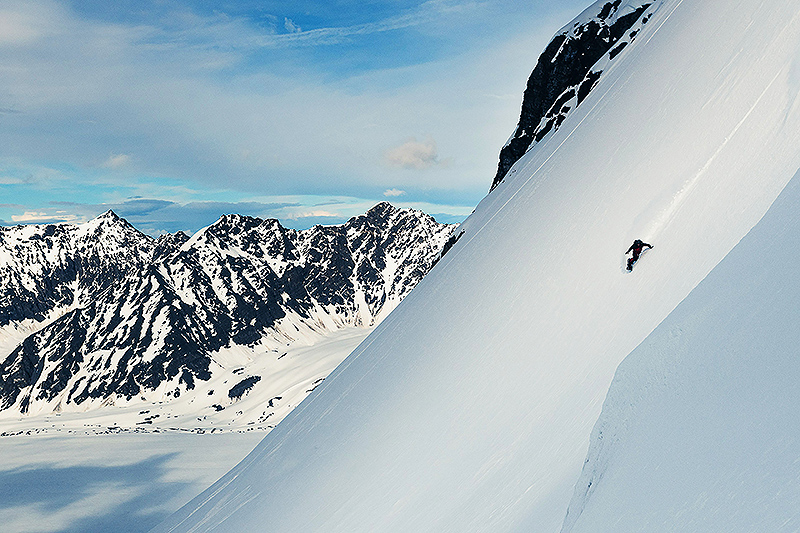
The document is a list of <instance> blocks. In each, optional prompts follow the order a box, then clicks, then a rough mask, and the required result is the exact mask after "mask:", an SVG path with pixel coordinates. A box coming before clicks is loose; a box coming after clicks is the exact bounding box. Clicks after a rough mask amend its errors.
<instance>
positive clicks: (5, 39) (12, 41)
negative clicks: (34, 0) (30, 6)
mask: <svg viewBox="0 0 800 533" xmlns="http://www.w3.org/2000/svg"><path fill="white" fill-rule="evenodd" d="M40 34H41V32H40V30H39V28H37V24H36V19H35V17H33V16H30V15H29V14H27V13H20V12H16V11H11V10H3V11H0V45H24V44H27V43H30V42H32V41H34V40H36V39H37V38H38V37H39V36H40Z"/></svg>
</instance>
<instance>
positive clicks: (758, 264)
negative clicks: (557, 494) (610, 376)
mask: <svg viewBox="0 0 800 533" xmlns="http://www.w3.org/2000/svg"><path fill="white" fill-rule="evenodd" d="M798 206H800V174H798V175H797V176H795V178H794V179H793V180H792V181H791V182H790V183H789V185H788V186H787V187H786V189H785V190H784V191H783V193H782V194H781V196H780V197H779V198H778V200H777V201H776V202H775V204H774V205H773V206H772V208H771V209H770V210H769V211H768V212H767V214H766V216H765V217H764V218H763V219H762V220H761V221H760V222H759V223H758V225H756V227H755V228H753V230H752V231H751V232H750V233H749V234H748V235H747V236H746V237H745V238H744V239H742V241H741V242H740V243H739V244H738V245H737V246H736V248H734V249H733V251H732V252H731V253H730V254H728V256H726V257H725V259H723V260H722V262H721V263H720V264H719V265H718V266H717V268H715V269H714V271H713V272H711V274H710V275H709V276H708V277H707V278H706V279H704V280H703V282H702V283H701V284H700V285H698V287H697V288H696V289H695V290H694V291H692V293H691V294H690V295H689V297H688V298H686V299H685V300H684V301H683V302H681V304H680V305H679V306H678V307H677V308H676V309H675V311H673V312H672V314H670V316H669V317H668V318H667V319H666V320H665V321H664V322H662V323H661V325H659V326H658V328H656V330H655V331H654V332H653V333H652V334H651V335H650V336H649V337H648V338H647V339H646V340H645V341H644V342H643V343H642V344H641V345H640V346H639V347H638V348H637V349H636V350H634V352H633V353H632V354H631V355H629V356H628V357H627V358H626V359H625V361H623V363H622V364H621V365H620V367H619V369H618V370H617V373H616V376H615V378H614V381H613V383H612V385H611V389H610V391H609V394H608V398H607V400H606V401H605V404H604V406H603V413H602V415H601V416H600V420H599V421H598V423H597V425H596V427H595V429H594V431H593V433H592V444H591V447H590V450H589V455H588V457H589V459H588V462H587V464H586V466H585V467H584V471H583V474H582V476H581V479H580V481H579V482H578V484H577V486H576V489H575V496H574V497H573V501H572V503H571V504H570V513H569V516H568V518H567V520H566V525H567V526H568V527H566V528H565V532H566V531H573V532H578V531H581V532H583V531H585V532H596V531H615V532H625V531H653V532H655V531H719V532H723V531H724V532H730V531H798V530H800V482H798V481H799V480H800V424H798V409H800V387H798V383H800V327H798V319H800V277H799V276H798V274H799V273H800V251H799V250H800V210H798Z"/></svg>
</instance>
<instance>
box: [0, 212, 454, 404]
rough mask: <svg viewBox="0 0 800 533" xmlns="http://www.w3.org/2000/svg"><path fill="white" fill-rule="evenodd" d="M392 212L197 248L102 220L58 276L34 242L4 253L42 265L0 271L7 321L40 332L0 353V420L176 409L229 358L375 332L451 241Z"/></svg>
mask: <svg viewBox="0 0 800 533" xmlns="http://www.w3.org/2000/svg"><path fill="white" fill-rule="evenodd" d="M397 212H399V211H398V210H396V209H395V208H394V207H392V206H391V205H389V204H386V205H382V204H381V205H379V206H378V207H377V208H376V209H373V210H371V211H370V213H371V215H370V216H369V217H366V218H365V217H364V216H362V217H356V218H354V219H351V221H349V222H348V223H346V224H344V225H341V226H317V227H314V228H312V229H309V230H305V231H300V232H298V231H294V230H287V229H285V228H283V227H282V226H281V225H280V223H278V221H276V220H272V219H270V220H262V219H259V218H255V217H249V216H242V215H223V216H222V217H220V219H219V220H218V221H216V222H215V223H214V224H212V225H210V226H208V227H207V228H204V229H202V230H200V231H198V232H197V233H196V234H195V235H194V236H192V237H191V238H189V237H188V236H186V235H185V234H183V233H180V232H179V233H176V234H174V235H162V236H161V237H159V238H158V239H157V240H153V239H151V238H149V237H147V236H145V235H143V234H141V233H140V232H138V231H137V230H135V228H133V227H132V226H130V225H129V224H128V223H127V222H125V221H124V219H120V218H119V217H116V216H115V215H113V213H106V214H104V215H101V216H100V217H98V218H96V219H94V220H92V221H89V222H87V223H86V224H82V225H80V226H73V227H67V231H66V234H67V236H69V238H66V239H65V241H64V242H63V243H62V244H61V247H62V248H63V251H61V252H59V253H57V254H56V258H58V259H59V260H58V261H57V262H56V263H55V264H50V263H48V262H47V261H44V260H43V258H42V257H40V255H41V254H44V250H50V249H51V247H48V246H46V245H45V246H39V245H38V241H34V243H33V244H29V243H22V242H21V243H19V244H18V246H17V247H16V248H15V249H14V250H8V251H3V250H2V249H0V257H6V256H8V257H9V258H21V257H26V256H30V254H31V250H36V251H37V254H39V255H36V256H34V257H33V263H32V265H31V264H26V265H23V264H22V263H21V262H20V261H18V260H16V259H14V260H13V261H7V262H5V263H0V270H5V271H7V273H8V276H7V279H9V283H8V284H7V285H4V286H3V290H5V291H6V293H5V294H2V296H3V299H0V301H2V302H8V307H6V308H4V309H0V319H3V320H4V321H5V323H6V324H11V326H12V327H16V324H17V323H18V322H19V321H21V320H24V319H32V320H34V321H35V322H36V323H37V327H36V328H35V330H34V332H33V333H32V334H30V335H28V336H27V337H26V338H24V339H20V341H19V342H17V343H15V344H12V345H11V347H12V348H11V352H10V353H8V352H6V353H0V379H1V380H2V382H3V385H2V387H0V407H1V408H13V409H17V410H20V411H23V412H27V413H36V412H42V411H45V412H47V410H48V409H49V410H52V409H55V408H56V407H58V409H67V408H72V409H85V408H86V405H95V404H97V405H99V404H102V403H107V402H117V401H118V402H123V403H124V402H131V401H134V402H135V401H141V398H148V399H162V397H163V394H165V392H164V390H168V391H169V395H170V397H176V396H177V395H180V394H185V393H187V391H190V390H192V389H193V388H194V387H195V386H196V384H197V383H198V382H200V381H207V380H209V379H211V378H212V377H213V376H214V375H218V374H219V373H220V372H225V371H226V369H225V365H224V364H222V363H220V361H218V360H217V359H215V354H216V353H218V352H219V351H220V350H225V349H233V348H234V347H236V346H239V347H243V346H244V347H246V346H252V345H254V344H257V343H258V344H262V345H263V344H265V343H266V344H267V345H276V346H284V345H285V344H286V343H287V342H292V341H297V340H299V339H303V338H314V336H319V335H320V334H322V333H324V332H326V331H328V332H329V331H333V330H337V329H340V328H342V327H349V326H357V327H366V326H371V325H373V324H375V323H377V322H378V321H380V320H381V319H382V317H383V316H385V315H386V314H388V313H389V311H391V310H392V309H393V308H394V307H395V306H396V305H397V304H398V303H399V302H400V300H401V299H402V298H403V297H404V296H405V295H406V294H407V293H408V292H409V291H410V290H411V289H412V288H413V287H414V285H416V284H417V283H418V282H419V280H420V279H421V278H422V276H423V275H424V274H425V273H427V271H428V270H430V268H431V267H432V266H433V264H434V261H435V259H436V257H438V254H439V252H440V250H441V246H442V245H443V244H444V242H445V241H446V240H447V237H448V235H449V233H450V231H451V229H452V226H448V225H445V224H438V223H436V222H435V221H434V220H433V219H432V218H430V217H427V216H425V215H423V214H422V213H418V212H417V213H410V212H409V213H408V217H406V218H405V219H403V220H397V221H395V219H394V218H392V216H390V215H391V214H392V213H397ZM362 219H363V220H369V224H366V225H364V224H360V223H357V222H356V221H357V220H362ZM351 230H352V231H351ZM45 280H46V281H45ZM76 282H77V283H76ZM28 287H30V288H31V289H32V290H30V291H29V293H28V292H25V290H27V288H28ZM42 291H49V292H46V293H42ZM50 293H52V294H50ZM17 294H22V295H23V296H24V297H25V298H26V299H24V300H21V299H20V298H19V297H17ZM0 325H3V324H0ZM0 340H2V339H0ZM45 361H47V363H46V364H45V363H44V362H45ZM34 362H35V363H34ZM31 364H34V365H43V366H42V369H41V371H40V372H34V373H31V372H30V365H31ZM229 370H230V369H228V370H227V371H229ZM165 387H166V389H165ZM87 402H88V403H87ZM79 406H80V407H79Z"/></svg>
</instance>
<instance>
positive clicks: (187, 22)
mask: <svg viewBox="0 0 800 533" xmlns="http://www.w3.org/2000/svg"><path fill="white" fill-rule="evenodd" d="M574 1H575V0H569V1H567V0H565V3H570V2H574ZM546 3H547V2H545V0H535V1H534V4H542V5H544V4H546ZM0 4H2V7H0V12H3V13H5V12H9V11H11V12H14V13H18V14H19V17H24V20H26V21H35V22H36V23H35V24H33V23H32V22H30V23H28V22H26V23H25V24H24V25H23V26H24V28H27V29H17V30H14V31H19V32H21V33H19V34H18V35H17V34H13V33H8V34H4V31H3V28H5V26H3V25H2V24H3V23H0V64H1V65H3V68H4V72H5V73H7V75H6V76H3V77H2V80H0V94H1V95H2V96H3V101H2V102H0V112H7V110H19V112H18V113H16V114H9V115H5V114H4V115H3V120H2V121H0V157H3V156H5V155H8V154H7V153H4V152H5V151H6V150H8V149H7V148H4V146H14V147H15V151H14V153H15V156H17V155H18V157H21V158H23V159H27V160H28V161H36V160H47V161H55V162H58V163H59V164H62V163H63V164H64V165H65V166H68V167H72V168H77V169H80V170H83V169H86V168H89V167H92V170H97V168H98V167H99V166H100V165H101V164H102V165H103V168H106V169H120V168H128V167H126V165H128V166H135V167H136V169H137V170H141V172H142V174H143V175H151V176H152V175H156V176H165V177H170V178H175V179H177V180H186V182H194V183H195V184H197V185H198V186H200V185H202V186H203V187H207V186H213V187H218V186H219V183H220V177H221V176H224V181H225V186H226V187H229V188H230V189H233V190H238V191H241V190H246V191H248V192H251V193H253V194H292V193H294V192H296V191H298V190H303V191H314V190H317V189H318V188H319V189H325V190H326V191H327V192H329V193H332V194H349V195H359V194H362V193H361V191H362V190H363V188H364V187H369V188H370V190H378V191H382V190H384V189H387V188H389V187H396V188H397V190H406V191H413V190H415V189H419V188H420V187H425V188H428V189H436V190H438V191H444V190H449V189H450V190H458V191H461V192H462V193H463V191H464V190H467V189H468V190H471V191H479V192H477V193H471V194H476V196H477V197H476V201H477V200H478V199H479V197H480V195H481V194H483V191H484V190H486V189H488V186H489V183H490V182H491V177H492V176H493V175H494V172H495V169H496V164H497V163H496V162H497V153H498V152H499V150H500V147H502V145H503V142H504V141H505V140H506V139H507V137H508V135H509V134H510V133H511V131H513V128H514V125H515V124H516V120H517V118H518V116H519V99H520V98H521V95H522V91H523V90H524V87H525V80H526V79H527V75H528V74H530V70H531V69H532V67H533V64H534V63H535V60H536V57H535V56H536V53H535V52H536V51H537V50H541V49H542V48H543V46H544V44H546V43H547V39H549V36H550V35H552V33H551V32H552V31H555V30H557V29H558V28H559V27H560V25H562V24H563V22H564V18H561V17H559V18H558V19H556V20H555V22H554V23H553V24H551V27H550V29H547V30H546V31H545V33H546V35H542V36H541V38H526V39H525V42H519V40H517V41H514V42H511V41H509V40H508V39H509V37H508V36H506V35H505V34H503V38H502V39H499V40H498V41H497V43H496V44H493V45H492V46H488V47H486V46H482V47H475V46H473V47H471V48H470V47H466V48H463V49H462V50H463V53H461V54H460V55H458V56H455V57H445V58H442V57H440V56H437V55H436V54H432V57H428V56H427V55H426V56H425V61H424V62H422V63H419V64H408V63H403V62H402V61H401V62H400V63H398V66H396V67H390V66H383V67H375V68H371V69H363V70H357V72H355V73H354V74H353V73H348V72H343V71H344V70H345V66H343V65H342V64H341V62H339V61H328V62H309V63H308V64H307V63H304V62H303V59H304V57H305V55H309V54H306V52H303V51H302V50H300V51H299V52H292V53H291V54H287V55H286V58H285V59H281V58H282V57H284V56H283V55H281V54H283V52H282V51H281V50H280V49H281V48H283V47H288V46H291V47H294V46H306V45H312V44H314V45H318V44H320V43H332V42H336V41H337V40H341V41H345V42H350V41H352V40H353V39H355V38H356V37H358V36H365V35H368V34H370V33H377V32H386V31H389V30H393V31H396V30H398V29H401V28H404V27H410V26H414V25H420V24H428V26H426V28H427V30H428V31H431V32H434V33H435V32H436V31H439V32H445V31H446V32H447V35H449V34H451V33H453V27H454V26H453V24H454V20H455V19H453V18H451V17H445V16H444V14H447V13H449V12H450V11H451V10H453V9H455V8H456V7H457V6H459V5H460V3H459V2H456V1H454V0H432V1H428V2H424V3H423V4H421V5H419V6H417V8H414V9H411V10H407V11H403V12H402V13H399V14H395V15H394V16H391V15H390V16H389V17H387V18H384V19H382V20H376V21H373V22H369V23H364V24H356V25H352V26H349V27H340V28H318V29H314V28H312V29H308V28H305V25H304V29H305V31H302V32H301V33H291V32H290V33H287V34H278V33H279V30H280V27H281V24H282V23H283V25H284V26H287V24H288V25H289V26H292V27H294V28H296V29H298V30H299V29H301V28H300V27H299V26H298V25H297V24H295V22H294V21H293V20H291V19H289V18H285V19H284V17H281V18H277V17H276V18H275V20H274V21H273V27H271V28H266V29H265V28H264V27H262V26H259V25H257V24H253V23H252V21H249V20H247V19H245V18H242V17H226V16H222V15H220V16H216V15H215V16H211V15H200V14H195V15H194V16H190V15H192V14H193V12H192V11H191V9H190V8H186V16H185V17H184V18H177V17H176V16H175V13H177V11H176V12H172V11H170V13H171V14H172V18H170V19H169V20H168V21H167V23H164V24H162V23H161V22H160V21H159V20H155V19H149V20H147V21H146V22H142V23H140V24H125V23H119V22H116V23H114V22H108V21H102V20H97V19H87V18H82V17H81V16H80V13H79V12H78V11H75V10H72V9H70V7H69V5H70V4H69V3H63V2H58V1H53V0H37V1H36V2H30V1H29V0H2V2H0ZM490 4H491V3H490ZM556 4H559V5H560V3H556ZM498 5H499V4H498ZM487 9H489V8H487ZM492 9H495V8H492ZM559 9H560V8H559ZM564 9H566V8H564ZM524 11H525V13H527V12H528V9H527V8H526V9H525V10H524ZM492 12H493V11H491V9H490V10H489V13H492ZM534 12H535V9H532V10H531V12H530V13H534ZM484 14H485V13H484ZM522 15H524V13H521V14H520V15H514V17H516V18H519V17H521V16H522ZM298 16H299V15H298ZM531 16H532V15H531V14H529V15H528V17H529V18H530V17H531ZM538 20H539V19H537V21H538ZM437 21H438V22H437ZM456 22H457V21H456ZM5 24H6V25H8V24H10V23H8V22H7V21H6V22H5ZM537 24H540V22H537ZM23 26H20V28H23ZM456 27H461V26H456ZM464 27H467V26H464ZM12 29H13V28H12ZM287 29H288V27H287ZM271 31H272V32H273V33H272V34H271V33H270V32H271ZM525 31H526V32H529V31H531V30H530V29H528V28H526V29H525ZM15 35H16V36H15ZM509 36H511V37H513V36H514V33H513V32H510V33H509ZM10 40H13V41H14V42H16V43H23V44H24V46H22V44H18V45H13V46H12V45H8V44H5V45H4V43H6V41H10ZM528 40H532V41H534V42H533V44H531V43H529V42H527V41H528ZM358 42H361V41H358ZM265 46H266V47H269V46H272V47H274V48H276V50H274V51H270V53H269V54H264V53H263V51H262V50H261V48H263V47H265ZM445 48H447V47H445ZM532 50H533V51H534V52H531V51H532ZM261 55H264V56H265V57H266V56H267V55H268V56H269V57H270V58H272V57H275V58H277V59H275V61H274V62H275V63H279V66H280V68H262V67H263V65H259V64H258V61H250V60H251V59H257V60H260V58H261ZM281 61H283V62H281ZM271 62H272V59H270V60H269V62H268V63H269V64H270V65H272V63H271ZM329 63H330V64H331V65H332V66H331V67H330V72H329V71H328V70H326V69H328V68H329V67H327V65H328V64H329ZM344 63H345V64H347V62H346V61H345V62H344ZM251 64H256V66H257V67H258V68H253V67H252V66H251ZM387 65H394V63H391V62H388V63H387ZM487 94H501V95H502V94H516V95H517V101H514V100H513V99H512V100H510V101H505V100H497V99H494V98H489V97H487V96H486V95H487ZM41 131H48V132H51V133H50V134H49V135H47V136H43V135H38V134H37V133H39V132H41ZM419 132H423V133H424V134H429V135H430V136H431V140H428V141H426V140H422V141H417V140H415V139H414V140H411V141H409V142H406V143H404V144H402V145H401V146H396V145H397V144H400V143H398V142H397V141H398V139H403V138H407V137H409V136H411V135H414V134H417V135H419ZM433 138H435V139H436V140H437V142H438V145H437V142H433V140H432V139H433ZM393 146H396V147H395V148H393V149H392V150H389V151H388V152H387V151H386V149H387V147H393ZM121 148H122V149H124V150H125V151H126V152H127V153H124V154H120V153H118V152H117V150H120V149H121ZM440 151H441V154H446V155H447V157H446V158H445V157H442V156H441V155H440ZM110 154H111V155H110ZM129 154H135V157H132V156H131V155H129ZM382 156H383V157H382ZM450 158H452V160H453V161H455V162H457V164H453V165H448V164H447V163H448V162H449V159H450ZM387 164H388V165H389V168H387ZM406 169H418V170H421V169H427V171H426V172H421V171H418V172H409V171H407V170H406ZM108 174H113V173H112V172H108ZM136 179H138V178H136ZM143 181H144V180H143ZM332 184H335V185H332ZM203 187H201V188H203ZM332 187H337V188H336V189H332ZM390 190H391V189H390ZM410 195H411V193H410V192H409V196H410ZM406 197H408V196H406ZM70 199H73V198H70ZM460 201H463V200H460ZM342 212H344V211H342Z"/></svg>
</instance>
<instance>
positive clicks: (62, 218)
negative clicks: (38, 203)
mask: <svg viewBox="0 0 800 533" xmlns="http://www.w3.org/2000/svg"><path fill="white" fill-rule="evenodd" d="M11 220H13V221H14V222H15V223H17V224H57V223H62V222H71V223H77V222H83V219H82V217H81V216H79V215H73V214H70V213H68V212H67V211H56V212H55V213H49V212H46V211H25V212H24V213H23V214H21V215H12V216H11Z"/></svg>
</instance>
